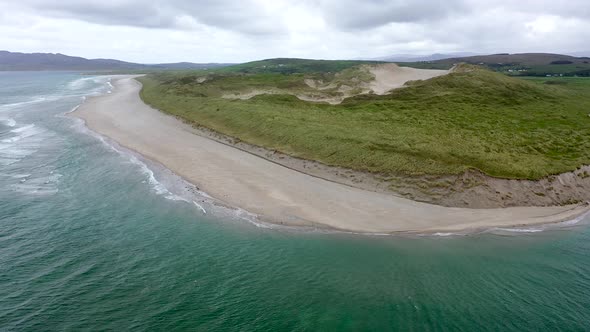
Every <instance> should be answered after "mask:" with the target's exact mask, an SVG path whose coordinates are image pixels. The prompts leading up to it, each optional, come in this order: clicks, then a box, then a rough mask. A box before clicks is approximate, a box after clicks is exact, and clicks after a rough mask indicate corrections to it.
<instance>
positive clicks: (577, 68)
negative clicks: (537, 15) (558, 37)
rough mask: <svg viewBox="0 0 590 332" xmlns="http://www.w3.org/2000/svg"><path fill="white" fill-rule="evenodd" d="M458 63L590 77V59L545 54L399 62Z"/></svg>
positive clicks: (426, 66)
mask: <svg viewBox="0 0 590 332" xmlns="http://www.w3.org/2000/svg"><path fill="white" fill-rule="evenodd" d="M455 63H469V64H474V65H481V66H484V67H487V68H488V69H490V70H493V71H497V72H500V73H503V74H506V75H510V76H548V75H550V76H568V77H575V76H581V77H589V76H590V58H585V57H581V58H579V57H572V56H568V55H561V54H545V53H525V54H495V55H494V54H492V55H480V56H471V57H464V58H455V59H443V60H436V61H422V62H405V63H399V65H400V66H407V67H414V68H423V69H448V68H450V67H451V66H452V65H453V64H455Z"/></svg>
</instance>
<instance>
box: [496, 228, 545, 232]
mask: <svg viewBox="0 0 590 332" xmlns="http://www.w3.org/2000/svg"><path fill="white" fill-rule="evenodd" d="M492 230H494V231H502V232H512V233H539V232H542V231H544V229H542V228H500V227H496V228H492Z"/></svg>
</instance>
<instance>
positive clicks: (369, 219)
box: [72, 77, 589, 233]
mask: <svg viewBox="0 0 590 332" xmlns="http://www.w3.org/2000/svg"><path fill="white" fill-rule="evenodd" d="M113 85H114V86H115V90H114V91H113V93H111V94H107V95H104V96H100V97H95V98H90V99H88V100H87V101H86V102H85V103H84V104H83V105H81V106H80V107H79V108H78V110H77V111H75V112H74V113H72V115H74V116H77V117H80V118H82V119H84V120H85V121H86V123H87V125H88V127H90V128H91V129H93V130H94V131H96V132H98V133H101V134H103V135H105V136H108V137H110V138H111V139H113V140H115V141H117V142H118V143H119V144H121V145H122V146H124V147H126V148H129V149H132V150H135V151H137V152H139V153H141V154H143V155H144V156H146V157H147V158H150V159H152V160H155V161H157V162H159V163H161V164H162V165H164V166H166V167H168V168H169V169H171V170H172V171H174V172H175V173H176V174H179V175H180V176H182V177H183V178H185V179H186V180H188V181H190V182H192V183H194V184H196V185H197V186H198V187H199V188H200V189H202V190H203V191H205V192H206V193H208V194H209V195H211V196H212V197H214V198H216V199H218V200H220V201H223V202H225V203H227V204H228V205H231V206H235V207H239V208H242V209H244V210H246V211H249V212H252V213H255V214H257V215H259V216H260V218H261V219H262V220H265V221H269V222H274V223H280V224H286V225H307V226H319V227H328V228H334V229H340V230H347V231H354V232H371V233H374V232H377V233H392V232H436V231H458V230H466V229H480V228H489V227H509V226H516V225H520V226H522V225H534V224H543V223H553V222H560V221H565V220H571V219H574V218H576V217H579V216H580V215H582V214H584V213H587V212H588V209H589V208H588V205H587V204H580V205H570V206H555V207H515V208H503V209H465V208H448V207H442V206H437V205H431V204H426V203H420V202H415V201H411V200H408V199H404V198H400V197H395V196H391V195H387V194H383V193H378V192H371V191H366V190H362V189H359V188H353V187H350V186H346V185H343V184H339V183H334V182H330V181H326V180H324V179H321V178H317V177H313V176H310V175H308V174H304V173H301V172H298V171H294V170H292V169H289V168H286V167H283V166H281V165H278V164H276V163H273V162H270V161H268V160H266V159H263V158H260V157H258V156H255V155H253V154H251V153H248V152H245V151H242V150H239V149H236V148H234V147H231V146H228V145H225V144H222V143H220V142H217V141H214V140H211V139H208V138H206V137H203V136H199V135H198V131H197V130H195V129H194V128H193V127H191V126H189V125H187V124H185V123H183V122H181V121H180V120H178V119H176V118H175V117H172V116H169V115H166V114H164V113H161V112H159V111H157V110H155V109H153V108H151V107H149V106H147V105H145V104H144V103H143V101H142V100H141V99H140V97H139V91H140V90H141V84H140V83H139V82H137V81H135V80H133V79H132V78H130V77H128V78H122V79H118V80H114V82H113Z"/></svg>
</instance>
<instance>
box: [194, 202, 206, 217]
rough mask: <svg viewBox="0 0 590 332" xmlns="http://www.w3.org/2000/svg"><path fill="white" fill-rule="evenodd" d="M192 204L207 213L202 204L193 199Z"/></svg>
mask: <svg viewBox="0 0 590 332" xmlns="http://www.w3.org/2000/svg"><path fill="white" fill-rule="evenodd" d="M193 204H195V205H196V206H197V207H198V208H199V209H201V211H203V213H204V214H207V211H206V210H205V208H204V207H203V206H201V204H199V203H197V202H195V201H193Z"/></svg>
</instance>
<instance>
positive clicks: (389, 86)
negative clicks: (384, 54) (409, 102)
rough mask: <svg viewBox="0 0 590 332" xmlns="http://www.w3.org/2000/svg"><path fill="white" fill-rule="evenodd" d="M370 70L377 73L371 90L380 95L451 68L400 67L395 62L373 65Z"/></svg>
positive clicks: (443, 72)
mask: <svg viewBox="0 0 590 332" xmlns="http://www.w3.org/2000/svg"><path fill="white" fill-rule="evenodd" d="M369 71H370V72H371V73H372V74H373V75H375V79H374V80H373V81H372V82H371V83H370V87H371V90H372V91H373V92H374V93H375V94H378V95H384V94H387V93H388V92H390V91H391V90H394V89H399V88H401V87H403V86H404V85H405V84H406V83H407V82H410V81H418V80H428V79H431V78H434V77H438V76H442V75H446V74H448V73H449V72H450V71H449V70H435V69H416V68H410V67H400V66H398V65H396V64H394V63H386V64H381V65H376V66H371V67H370V68H369Z"/></svg>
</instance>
